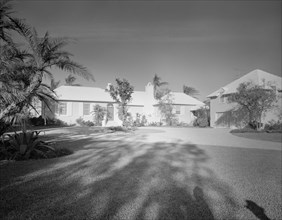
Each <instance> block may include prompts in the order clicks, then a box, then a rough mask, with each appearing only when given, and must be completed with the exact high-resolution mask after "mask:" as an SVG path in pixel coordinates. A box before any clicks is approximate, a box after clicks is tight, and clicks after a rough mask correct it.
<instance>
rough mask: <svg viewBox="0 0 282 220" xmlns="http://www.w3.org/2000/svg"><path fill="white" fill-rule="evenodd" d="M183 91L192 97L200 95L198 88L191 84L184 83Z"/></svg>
mask: <svg viewBox="0 0 282 220" xmlns="http://www.w3.org/2000/svg"><path fill="white" fill-rule="evenodd" d="M183 92H184V93H185V94H186V95H189V96H192V97H196V96H197V95H199V91H198V90H197V89H195V88H194V87H191V86H186V85H183Z"/></svg>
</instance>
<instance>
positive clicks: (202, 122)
mask: <svg viewBox="0 0 282 220" xmlns="http://www.w3.org/2000/svg"><path fill="white" fill-rule="evenodd" d="M193 125H194V126H195V127H202V128H203V127H208V126H209V122H208V120H207V118H196V120H195V121H194V123H193Z"/></svg>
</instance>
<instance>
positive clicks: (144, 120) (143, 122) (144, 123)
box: [141, 115, 147, 126]
mask: <svg viewBox="0 0 282 220" xmlns="http://www.w3.org/2000/svg"><path fill="white" fill-rule="evenodd" d="M146 124H147V119H146V116H145V115H142V118H141V126H145V125H146Z"/></svg>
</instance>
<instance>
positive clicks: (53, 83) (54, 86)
mask: <svg viewBox="0 0 282 220" xmlns="http://www.w3.org/2000/svg"><path fill="white" fill-rule="evenodd" d="M60 82H61V81H60V80H59V81H55V80H54V79H51V82H50V89H51V90H52V91H54V90H55V89H57V88H58V87H59V85H60Z"/></svg>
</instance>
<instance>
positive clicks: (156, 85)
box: [153, 74, 168, 100]
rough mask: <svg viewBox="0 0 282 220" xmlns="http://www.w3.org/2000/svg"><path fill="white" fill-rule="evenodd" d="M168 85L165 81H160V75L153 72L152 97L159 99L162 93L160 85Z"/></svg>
mask: <svg viewBox="0 0 282 220" xmlns="http://www.w3.org/2000/svg"><path fill="white" fill-rule="evenodd" d="M165 85H168V83H167V82H162V81H161V77H159V76H158V75H157V74H155V76H154V78H153V86H154V97H155V99H157V100H160V99H161V98H162V96H163V95H164V93H163V92H162V87H163V86H165Z"/></svg>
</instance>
